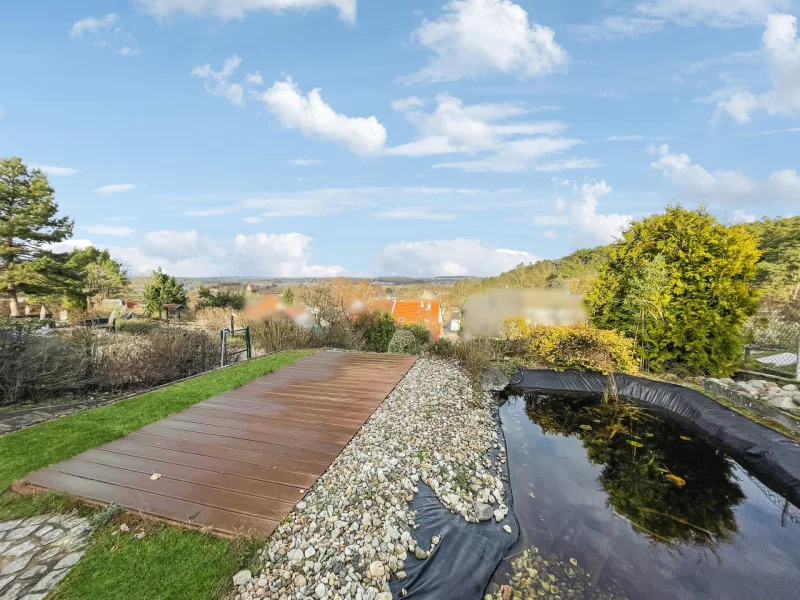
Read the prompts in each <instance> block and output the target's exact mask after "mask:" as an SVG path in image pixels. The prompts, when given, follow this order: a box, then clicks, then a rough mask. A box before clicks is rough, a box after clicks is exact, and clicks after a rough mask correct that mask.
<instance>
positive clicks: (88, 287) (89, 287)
mask: <svg viewBox="0 0 800 600" xmlns="http://www.w3.org/2000/svg"><path fill="white" fill-rule="evenodd" d="M65 267H66V268H68V269H70V270H71V271H73V273H74V275H73V276H74V279H75V284H74V285H73V286H71V288H70V289H69V290H68V291H67V294H66V295H67V302H68V304H70V305H72V306H78V307H80V308H84V309H85V308H92V307H94V306H97V305H98V304H100V303H102V302H103V301H104V300H107V299H108V298H113V297H115V296H118V295H120V294H122V293H123V292H124V291H125V289H126V288H127V287H128V275H127V273H126V271H125V265H123V264H122V263H119V262H117V261H115V260H114V259H113V258H111V255H110V254H109V252H108V250H103V251H100V250H97V249H96V248H94V247H93V246H89V247H88V248H83V249H75V250H73V251H72V252H70V253H69V254H68V255H67V260H66V263H65Z"/></svg>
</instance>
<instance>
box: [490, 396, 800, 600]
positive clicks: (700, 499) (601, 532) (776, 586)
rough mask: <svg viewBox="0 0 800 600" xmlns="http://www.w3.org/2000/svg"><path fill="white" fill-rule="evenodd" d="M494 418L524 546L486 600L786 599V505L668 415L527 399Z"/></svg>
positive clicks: (798, 566)
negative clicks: (502, 442)
mask: <svg viewBox="0 0 800 600" xmlns="http://www.w3.org/2000/svg"><path fill="white" fill-rule="evenodd" d="M501 419H502V422H503V429H504V431H505V435H506V440H507V444H508V459H509V468H510V472H511V484H512V489H513V498H514V508H515V512H516V514H517V517H518V518H519V520H520V525H521V529H522V536H521V540H520V542H519V544H518V546H517V547H516V548H515V549H514V551H513V552H512V554H511V555H510V556H509V557H508V558H507V560H506V561H504V563H503V564H502V565H501V567H500V569H498V572H497V573H496V574H495V577H494V579H493V583H492V585H491V586H490V587H489V589H488V590H487V591H488V593H489V594H491V595H492V597H493V598H499V599H503V598H511V599H513V598H518V599H519V598H533V597H537V598H538V597H544V598H546V599H547V600H555V599H559V598H582V599H584V600H587V599H592V600H608V599H614V600H621V599H624V598H627V599H630V600H639V599H646V600H667V599H674V598H680V599H684V598H685V599H689V598H703V599H704V600H705V599H715V600H723V599H724V600H729V599H742V600H745V599H747V600H758V599H762V598H763V599H766V598H789V597H796V593H797V589H796V588H797V583H798V581H800V527H798V525H797V524H796V523H795V522H793V521H792V520H791V517H792V515H794V514H797V513H796V508H795V507H793V506H791V505H788V504H786V503H785V501H784V500H783V498H781V497H780V496H779V495H778V494H776V493H775V492H773V491H772V490H769V489H768V488H766V487H765V486H763V484H761V483H760V482H758V481H757V480H754V479H752V478H751V477H750V476H749V475H748V473H747V472H746V471H745V470H744V469H742V467H741V466H740V465H739V464H738V463H737V462H736V461H735V460H733V459H732V458H731V457H729V456H727V455H726V454H725V453H724V452H722V451H720V450H718V449H717V448H715V447H714V446H712V445H711V444H709V443H708V442H706V441H704V440H703V439H700V438H698V437H696V436H695V435H693V434H692V433H690V432H688V431H687V430H686V429H684V428H682V427H680V426H679V425H677V424H676V423H675V422H673V421H672V420H671V419H669V417H667V416H664V415H661V414H657V413H655V412H653V411H649V410H645V409H643V408H641V407H639V406H634V405H632V404H628V403H625V402H622V403H620V404H604V403H603V402H602V400H601V399H600V398H593V397H586V396H579V397H578V396H547V395H531V396H528V397H526V398H521V397H520V398H516V399H515V398H512V399H510V401H509V402H508V403H507V404H506V405H505V406H503V407H502V408H501ZM786 507H790V509H791V511H790V512H789V513H788V518H787V513H786V510H785V509H786ZM782 509H783V510H782Z"/></svg>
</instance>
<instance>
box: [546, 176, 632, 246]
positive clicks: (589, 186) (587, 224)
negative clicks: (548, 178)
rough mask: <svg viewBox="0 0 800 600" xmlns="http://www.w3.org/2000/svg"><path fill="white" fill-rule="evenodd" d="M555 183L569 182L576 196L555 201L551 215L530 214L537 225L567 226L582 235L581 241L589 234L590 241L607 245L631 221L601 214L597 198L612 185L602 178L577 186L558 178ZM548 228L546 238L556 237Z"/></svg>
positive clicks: (622, 217)
mask: <svg viewBox="0 0 800 600" xmlns="http://www.w3.org/2000/svg"><path fill="white" fill-rule="evenodd" d="M557 183H558V184H563V185H571V186H572V189H573V192H574V193H575V195H576V196H577V199H576V200H572V201H567V200H564V199H563V198H558V199H557V200H556V203H555V204H556V209H557V213H556V214H553V215H540V216H536V217H533V218H532V219H531V222H532V223H533V224H534V225H538V226H540V227H569V228H570V229H571V230H572V231H575V232H577V233H580V234H582V235H581V240H582V243H584V240H586V238H587V237H588V238H589V239H590V240H591V241H592V243H600V244H608V243H610V242H613V241H614V240H615V239H617V238H619V237H620V235H621V234H622V232H623V231H624V230H625V229H626V228H627V227H628V226H629V225H630V224H631V221H632V217H631V215H623V214H617V213H613V214H603V213H599V212H598V208H599V200H600V198H602V197H603V196H606V195H608V194H610V193H611V191H612V190H611V186H609V185H608V184H607V183H606V182H605V181H589V182H586V183H584V184H583V185H580V186H579V185H578V184H577V183H574V182H572V181H568V180H565V181H564V182H560V181H557ZM554 233H555V232H554V231H553V230H552V229H551V230H549V231H546V232H544V234H543V235H544V236H545V237H550V238H551V239H555V238H553V237H552V235H553V234H554Z"/></svg>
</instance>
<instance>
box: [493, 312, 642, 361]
mask: <svg viewBox="0 0 800 600" xmlns="http://www.w3.org/2000/svg"><path fill="white" fill-rule="evenodd" d="M503 333H504V336H505V337H506V339H508V340H509V341H511V342H525V346H524V350H523V352H522V355H521V356H519V358H521V359H522V361H523V362H524V363H525V364H529V365H532V366H533V365H541V366H546V367H550V368H553V369H555V370H557V371H563V370H565V369H579V370H587V371H600V372H601V373H605V374H609V373H611V372H622V373H633V372H635V371H636V367H637V364H636V359H635V354H634V342H633V340H631V339H629V338H626V337H625V336H623V335H620V334H619V333H617V332H616V331H608V330H604V329H596V328H594V327H589V326H588V325H534V326H529V325H528V324H527V323H526V322H525V320H524V319H509V320H507V321H506V322H505V323H504V324H503ZM519 350H520V349H519V348H517V350H516V351H517V352H519Z"/></svg>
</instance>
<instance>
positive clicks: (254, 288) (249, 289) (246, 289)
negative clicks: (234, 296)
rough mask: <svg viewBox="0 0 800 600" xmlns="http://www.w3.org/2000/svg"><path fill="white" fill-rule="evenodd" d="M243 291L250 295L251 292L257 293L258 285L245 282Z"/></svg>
mask: <svg viewBox="0 0 800 600" xmlns="http://www.w3.org/2000/svg"><path fill="white" fill-rule="evenodd" d="M244 293H245V294H246V295H248V296H252V295H253V294H257V293H258V286H257V285H255V284H253V283H247V284H246V285H245V286H244Z"/></svg>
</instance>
